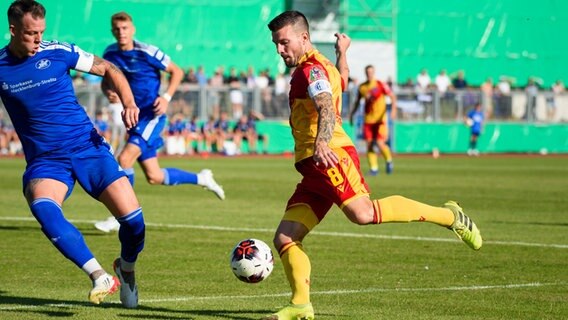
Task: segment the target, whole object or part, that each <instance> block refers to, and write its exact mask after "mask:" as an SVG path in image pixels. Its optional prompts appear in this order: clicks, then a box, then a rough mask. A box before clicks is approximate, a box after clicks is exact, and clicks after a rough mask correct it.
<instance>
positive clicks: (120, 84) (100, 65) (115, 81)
mask: <svg viewBox="0 0 568 320" xmlns="http://www.w3.org/2000/svg"><path fill="white" fill-rule="evenodd" d="M89 73H92V74H96V75H99V76H101V77H103V85H102V87H103V89H104V88H105V87H106V88H107V90H111V91H114V92H116V93H117V94H118V96H119V98H120V101H121V102H122V107H123V108H124V109H123V111H122V121H124V125H125V126H126V128H127V129H131V128H133V127H134V126H136V124H137V123H138V114H139V112H140V110H139V109H138V107H137V106H136V103H135V101H134V95H133V94H132V90H131V89H130V85H129V84H128V80H126V77H124V74H123V73H122V71H120V69H118V68H117V67H116V66H115V65H114V64H112V63H111V62H109V61H107V60H105V59H103V58H100V57H97V56H95V58H94V61H93V66H92V67H91V70H90V71H89Z"/></svg>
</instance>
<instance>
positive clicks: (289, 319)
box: [262, 303, 314, 320]
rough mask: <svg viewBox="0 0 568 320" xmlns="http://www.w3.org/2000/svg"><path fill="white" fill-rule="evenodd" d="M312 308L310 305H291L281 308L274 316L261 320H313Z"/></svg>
mask: <svg viewBox="0 0 568 320" xmlns="http://www.w3.org/2000/svg"><path fill="white" fill-rule="evenodd" d="M313 319H314V308H313V307H312V304H311V303H307V304H301V305H299V304H291V305H289V306H287V307H284V308H282V309H281V310H280V311H278V312H276V313H275V314H272V315H269V316H267V317H264V318H262V320H313Z"/></svg>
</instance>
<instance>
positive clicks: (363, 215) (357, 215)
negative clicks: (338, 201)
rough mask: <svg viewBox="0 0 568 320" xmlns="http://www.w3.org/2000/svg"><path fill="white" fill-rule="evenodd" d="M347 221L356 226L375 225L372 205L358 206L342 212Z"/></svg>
mask: <svg viewBox="0 0 568 320" xmlns="http://www.w3.org/2000/svg"><path fill="white" fill-rule="evenodd" d="M344 211H345V214H346V216H347V218H348V219H349V221H351V222H353V223H355V224H357V225H361V226H364V225H368V224H373V223H375V220H376V219H375V209H374V208H373V205H372V204H371V205H369V206H359V207H356V208H352V209H347V210H344Z"/></svg>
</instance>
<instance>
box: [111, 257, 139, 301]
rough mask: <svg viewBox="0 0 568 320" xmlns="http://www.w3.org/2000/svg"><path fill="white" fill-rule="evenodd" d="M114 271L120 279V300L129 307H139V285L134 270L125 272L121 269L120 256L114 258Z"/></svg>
mask: <svg viewBox="0 0 568 320" xmlns="http://www.w3.org/2000/svg"><path fill="white" fill-rule="evenodd" d="M112 266H113V268H114V272H115V273H116V275H117V276H118V279H119V280H120V285H121V286H120V302H121V303H122V306H124V307H125V308H128V309H134V308H136V307H138V286H137V285H136V280H135V278H134V271H132V272H124V271H122V269H120V258H117V259H116V260H114V263H113V265H112Z"/></svg>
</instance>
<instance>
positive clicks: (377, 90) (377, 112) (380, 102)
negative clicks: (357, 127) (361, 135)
mask: <svg viewBox="0 0 568 320" xmlns="http://www.w3.org/2000/svg"><path fill="white" fill-rule="evenodd" d="M390 93H391V89H390V87H389V86H388V85H387V84H385V83H383V82H381V81H379V80H370V81H366V82H364V83H362V84H361V85H359V95H360V96H361V97H362V98H364V99H365V123H377V122H380V121H382V120H386V119H385V117H386V111H387V105H386V102H385V95H387V94H390Z"/></svg>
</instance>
